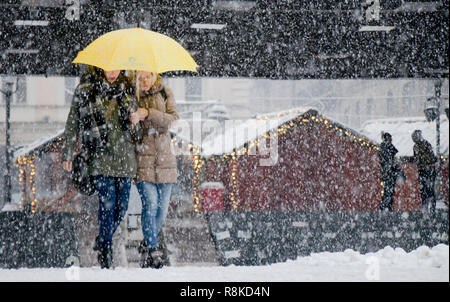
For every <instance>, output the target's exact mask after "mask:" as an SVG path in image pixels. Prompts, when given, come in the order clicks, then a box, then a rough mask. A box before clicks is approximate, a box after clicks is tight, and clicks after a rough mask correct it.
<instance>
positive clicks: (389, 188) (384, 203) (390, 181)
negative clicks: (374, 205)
mask: <svg viewBox="0 0 450 302" xmlns="http://www.w3.org/2000/svg"><path fill="white" fill-rule="evenodd" d="M395 181H396V179H395V178H386V179H383V196H382V197H381V205H380V209H381V210H385V209H388V210H389V211H392V204H393V203H394V197H395Z"/></svg>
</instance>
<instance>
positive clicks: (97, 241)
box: [92, 236, 100, 251]
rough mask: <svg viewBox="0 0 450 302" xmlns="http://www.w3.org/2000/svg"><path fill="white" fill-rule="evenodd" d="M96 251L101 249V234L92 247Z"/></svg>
mask: <svg viewBox="0 0 450 302" xmlns="http://www.w3.org/2000/svg"><path fill="white" fill-rule="evenodd" d="M92 249H93V250H94V251H100V238H99V236H97V237H95V244H94V247H93V248H92Z"/></svg>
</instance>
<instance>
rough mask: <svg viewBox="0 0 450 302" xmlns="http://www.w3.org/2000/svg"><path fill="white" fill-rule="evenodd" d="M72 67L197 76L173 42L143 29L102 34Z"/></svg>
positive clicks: (188, 58) (194, 65)
mask: <svg viewBox="0 0 450 302" xmlns="http://www.w3.org/2000/svg"><path fill="white" fill-rule="evenodd" d="M72 63H81V64H88V65H93V66H97V67H100V68H102V69H104V70H144V71H152V72H156V73H163V72H167V71H175V70H190V71H195V72H197V70H196V68H197V67H198V65H197V63H195V61H194V59H193V58H192V57H191V55H190V54H189V53H188V52H187V51H186V49H184V48H183V46H181V45H180V44H179V43H178V42H177V41H175V40H174V39H172V38H170V37H168V36H166V35H163V34H160V33H157V32H154V31H151V30H147V29H143V28H128V29H119V30H115V31H111V32H109V33H106V34H104V35H102V36H100V37H98V38H97V39H96V40H94V41H93V42H92V43H91V44H89V45H88V46H87V47H86V48H85V49H84V50H82V51H80V52H78V55H77V57H76V58H75V60H73V61H72Z"/></svg>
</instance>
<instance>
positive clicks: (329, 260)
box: [0, 244, 449, 282]
mask: <svg viewBox="0 0 450 302" xmlns="http://www.w3.org/2000/svg"><path fill="white" fill-rule="evenodd" d="M0 281H1V282H9V281H21V282H35V281H39V282H54V281H56V282H67V281H70V282H71V281H81V282H97V281H98V282H118V281H121V282H448V281H449V249H448V245H443V244H440V245H437V246H435V247H433V248H428V247H425V246H422V247H419V248H418V249H416V250H414V251H412V252H410V253H406V252H405V251H404V250H403V249H400V248H396V249H393V248H391V247H386V248H384V249H383V250H380V251H378V252H376V253H368V254H365V255H361V254H360V253H358V252H355V251H353V250H346V251H344V252H340V253H329V252H324V253H317V254H312V255H311V256H308V257H301V258H300V257H299V258H298V259H297V260H295V261H292V260H288V261H287V262H285V263H277V264H272V265H267V266H234V265H231V266H227V267H223V266H218V267H207V266H203V267H196V266H179V267H164V268H163V269H161V270H154V269H140V268H125V267H116V268H115V269H114V270H102V269H100V267H92V268H77V267H72V268H69V269H62V268H55V269H0Z"/></svg>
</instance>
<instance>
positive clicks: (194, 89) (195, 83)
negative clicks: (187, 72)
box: [185, 77, 202, 101]
mask: <svg viewBox="0 0 450 302" xmlns="http://www.w3.org/2000/svg"><path fill="white" fill-rule="evenodd" d="M185 91H186V100H187V101H201V100H202V79H201V78H195V77H187V78H186V89H185Z"/></svg>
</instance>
